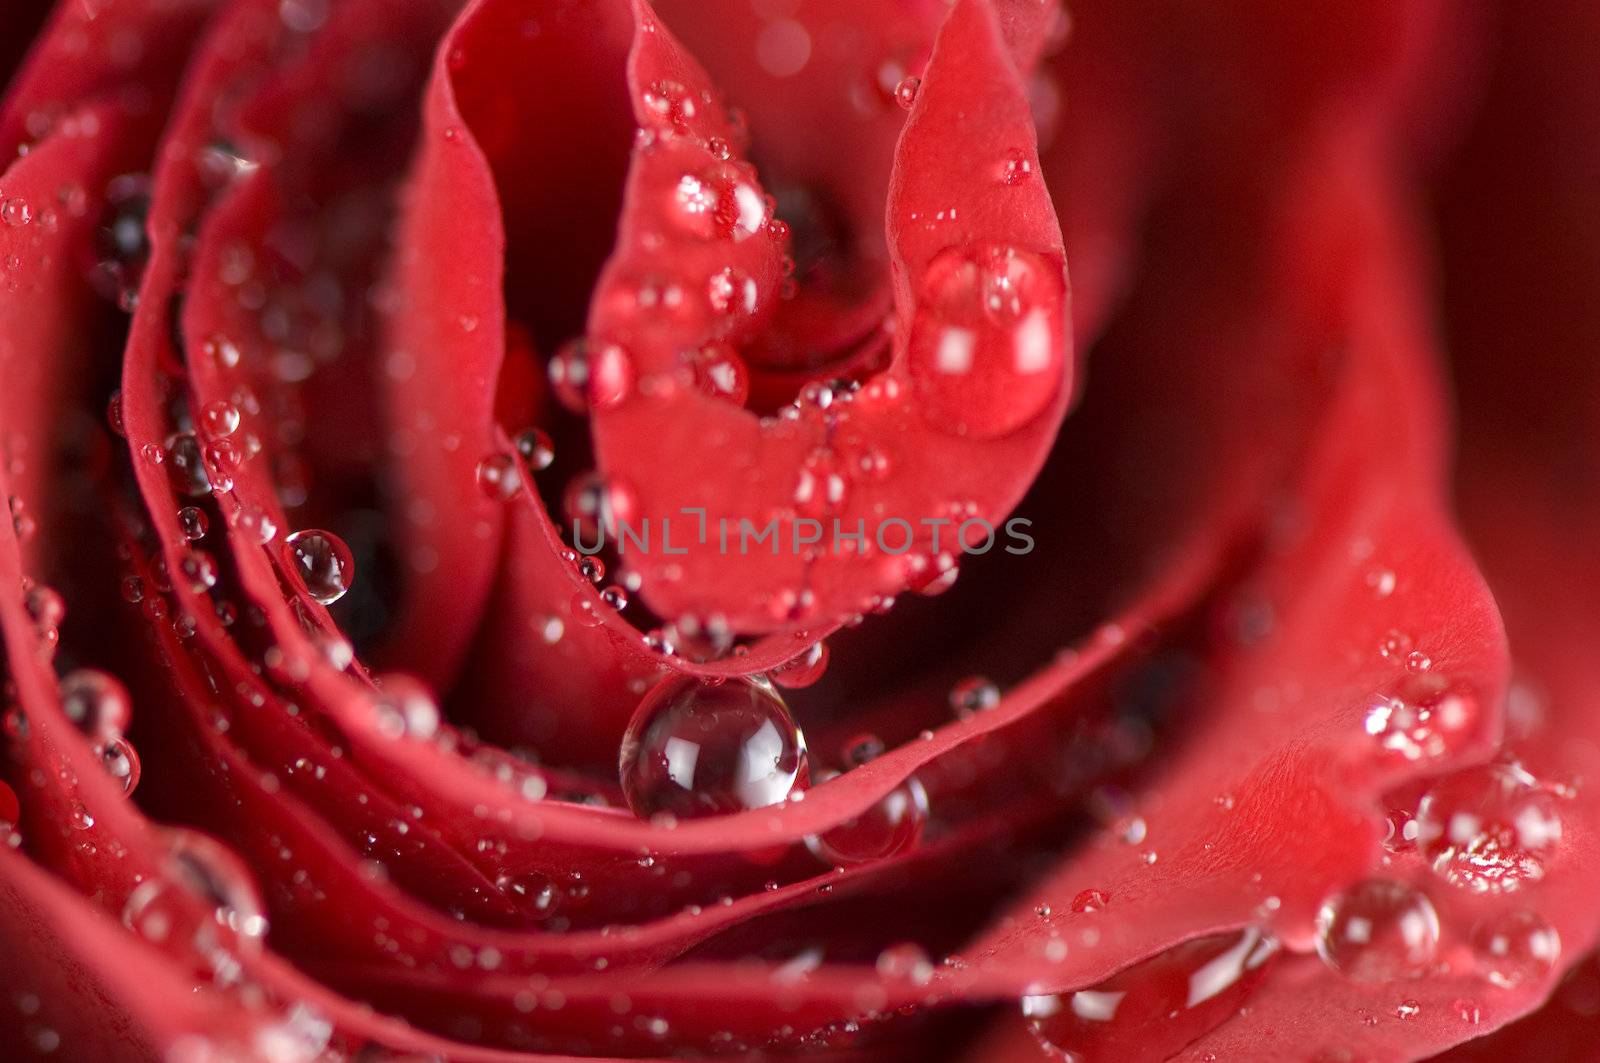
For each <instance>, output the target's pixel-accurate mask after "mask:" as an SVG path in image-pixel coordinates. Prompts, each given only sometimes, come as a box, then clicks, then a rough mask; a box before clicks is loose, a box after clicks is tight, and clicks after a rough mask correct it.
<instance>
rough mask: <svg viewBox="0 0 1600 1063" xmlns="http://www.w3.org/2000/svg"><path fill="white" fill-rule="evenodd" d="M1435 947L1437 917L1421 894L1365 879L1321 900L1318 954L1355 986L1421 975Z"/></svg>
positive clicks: (1402, 886) (1396, 884)
mask: <svg viewBox="0 0 1600 1063" xmlns="http://www.w3.org/2000/svg"><path fill="white" fill-rule="evenodd" d="M1438 947H1439V916H1438V913H1437V912H1435V911H1434V908H1433V902H1432V901H1430V900H1428V897H1427V895H1426V894H1424V893H1423V892H1422V891H1420V890H1417V889H1414V888H1412V887H1411V886H1408V885H1406V884H1405V883H1403V882H1396V881H1394V880H1392V879H1378V878H1374V879H1367V880H1365V881H1363V882H1358V883H1356V884H1355V885H1353V886H1351V887H1350V888H1349V889H1347V890H1345V891H1343V892H1342V893H1337V894H1335V895H1334V896H1332V897H1330V898H1328V899H1327V900H1326V901H1324V902H1323V904H1322V908H1321V910H1320V911H1318V912H1317V954H1318V955H1320V956H1321V957H1322V959H1323V962H1325V963H1326V964H1327V965H1328V966H1329V967H1332V968H1333V969H1334V970H1336V971H1338V972H1339V973H1340V974H1342V975H1344V976H1345V977H1347V978H1350V979H1352V980H1354V981H1357V982H1388V981H1392V980H1394V979H1397V978H1412V977H1416V976H1417V975H1420V974H1422V973H1424V971H1426V969H1427V966H1428V964H1430V963H1431V962H1433V956H1434V953H1435V951H1436V950H1437V949H1438Z"/></svg>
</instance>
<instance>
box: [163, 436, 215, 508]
mask: <svg viewBox="0 0 1600 1063" xmlns="http://www.w3.org/2000/svg"><path fill="white" fill-rule="evenodd" d="M163 449H164V450H165V452H166V466H167V480H168V482H170V483H171V484H172V489H173V490H174V491H176V492H177V493H178V494H180V495H185V496H187V497H189V498H199V497H201V496H204V495H209V494H210V493H211V477H210V475H209V473H207V471H206V463H205V454H204V452H203V451H202V450H201V449H200V441H199V440H198V439H196V438H195V437H194V434H193V433H192V432H175V433H173V434H172V435H170V436H168V437H167V440H166V443H165V445H164V447H163Z"/></svg>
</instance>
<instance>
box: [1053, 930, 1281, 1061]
mask: <svg viewBox="0 0 1600 1063" xmlns="http://www.w3.org/2000/svg"><path fill="white" fill-rule="evenodd" d="M1277 951H1278V943H1277V941H1276V940H1275V939H1273V938H1272V937H1270V936H1267V935H1265V934H1263V933H1262V932H1261V931H1260V930H1257V929H1255V928H1249V929H1245V930H1241V931H1236V932H1233V933H1226V934H1213V935H1211V936H1209V937H1203V938H1197V939H1195V940H1193V941H1186V942H1184V943H1183V944H1181V945H1178V946H1175V947H1174V948H1171V949H1168V950H1167V951H1166V952H1163V953H1161V954H1160V955H1159V956H1155V957H1152V958H1151V959H1148V960H1145V961H1144V962H1143V963H1139V964H1135V965H1134V966H1133V967H1130V968H1128V969H1127V970H1125V971H1122V972H1121V973H1120V974H1116V975H1113V976H1112V977H1111V978H1109V979H1107V980H1106V981H1104V982H1102V983H1100V984H1099V985H1097V986H1094V987H1093V988H1090V989H1081V990H1078V991H1077V992H1074V993H1051V994H1042V995H1036V996H1029V997H1024V998H1023V999H1022V1015H1023V1018H1024V1019H1025V1020H1026V1022H1027V1024H1028V1029H1029V1030H1030V1031H1031V1032H1032V1033H1033V1035H1034V1037H1035V1038H1036V1039H1037V1040H1038V1041H1039V1043H1040V1045H1041V1047H1043V1048H1044V1049H1045V1051H1046V1052H1048V1053H1050V1054H1051V1055H1052V1056H1054V1057H1056V1058H1063V1057H1064V1058H1066V1059H1069V1060H1072V1061H1073V1063H1123V1061H1128V1060H1140V1061H1143V1060H1159V1059H1166V1058H1167V1057H1169V1056H1171V1055H1174V1054H1175V1053H1177V1052H1179V1051H1181V1050H1182V1049H1183V1048H1184V1047H1185V1046H1186V1045H1189V1044H1191V1043H1193V1042H1194V1041H1196V1040H1197V1039H1199V1038H1200V1037H1202V1036H1204V1035H1205V1034H1206V1033H1208V1032H1210V1031H1211V1030H1213V1029H1215V1028H1216V1027H1217V1026H1219V1025H1220V1024H1222V1023H1223V1022H1225V1021H1226V1020H1227V1019H1228V1018H1230V1017H1231V1016H1233V1015H1234V1014H1235V1013H1237V1011H1238V1010H1239V1007H1240V1005H1241V1004H1243V1003H1244V1002H1245V1001H1246V1000H1247V999H1248V998H1249V996H1250V993H1251V991H1252V990H1253V989H1254V988H1255V985H1256V983H1257V982H1258V981H1259V980H1260V979H1261V976H1262V975H1263V974H1264V973H1265V972H1266V970H1267V967H1268V964H1269V962H1270V961H1271V960H1272V958H1273V957H1274V956H1275V955H1276V954H1277Z"/></svg>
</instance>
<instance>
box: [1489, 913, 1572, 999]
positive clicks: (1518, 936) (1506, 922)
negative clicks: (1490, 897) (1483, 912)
mask: <svg viewBox="0 0 1600 1063" xmlns="http://www.w3.org/2000/svg"><path fill="white" fill-rule="evenodd" d="M1472 952H1473V955H1474V956H1475V957H1476V958H1477V962H1478V969H1479V970H1480V971H1482V972H1483V976H1484V977H1485V978H1486V979H1488V980H1489V981H1490V982H1491V983H1493V984H1494V985H1497V986H1499V987H1500V988H1502V989H1511V988H1513V987H1515V986H1519V985H1522V984H1523V983H1524V982H1531V981H1537V980H1538V979H1541V978H1544V977H1545V976H1546V975H1548V974H1549V973H1550V972H1551V971H1553V970H1554V969H1555V966H1556V962H1557V961H1558V960H1560V959H1561V935H1560V934H1558V933H1556V929H1555V927H1553V926H1551V925H1550V924H1549V923H1547V922H1545V921H1544V917H1542V916H1540V915H1539V914H1538V913H1537V912H1531V911H1528V910H1526V909H1521V910H1516V911H1509V912H1501V913H1499V914H1498V915H1493V916H1490V917H1489V918H1487V919H1485V920H1484V921H1483V922H1482V923H1480V924H1478V927H1477V929H1476V930H1474V931H1473V934H1472Z"/></svg>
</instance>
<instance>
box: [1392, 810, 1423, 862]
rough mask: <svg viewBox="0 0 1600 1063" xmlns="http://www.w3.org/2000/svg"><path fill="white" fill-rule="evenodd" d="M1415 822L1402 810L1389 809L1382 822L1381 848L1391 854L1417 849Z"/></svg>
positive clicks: (1416, 827) (1409, 814)
mask: <svg viewBox="0 0 1600 1063" xmlns="http://www.w3.org/2000/svg"><path fill="white" fill-rule="evenodd" d="M1418 829H1419V828H1418V826H1417V820H1416V817H1414V816H1413V815H1412V814H1411V813H1410V812H1407V811H1406V810H1405V809H1403V808H1395V809H1390V811H1389V815H1388V817H1387V819H1386V820H1385V821H1384V834H1383V847H1384V848H1385V849H1387V850H1389V851H1390V852H1391V853H1406V852H1410V851H1411V850H1413V849H1415V848H1416V847H1417V832H1418Z"/></svg>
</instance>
